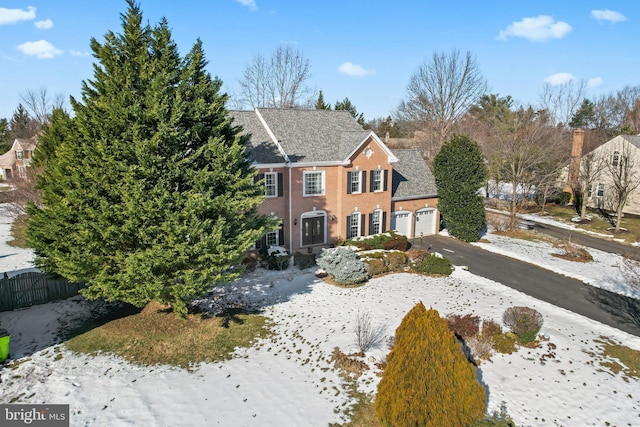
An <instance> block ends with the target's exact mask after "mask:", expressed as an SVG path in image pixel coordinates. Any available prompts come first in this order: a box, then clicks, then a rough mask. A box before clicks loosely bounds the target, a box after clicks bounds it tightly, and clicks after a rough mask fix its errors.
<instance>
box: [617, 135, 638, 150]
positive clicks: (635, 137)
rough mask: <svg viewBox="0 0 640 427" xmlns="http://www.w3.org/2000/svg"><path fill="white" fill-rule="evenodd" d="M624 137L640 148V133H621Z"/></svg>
mask: <svg viewBox="0 0 640 427" xmlns="http://www.w3.org/2000/svg"><path fill="white" fill-rule="evenodd" d="M620 136H621V137H622V139H624V140H625V141H627V142H628V143H630V144H631V145H633V146H634V147H636V148H637V149H639V150H640V135H620Z"/></svg>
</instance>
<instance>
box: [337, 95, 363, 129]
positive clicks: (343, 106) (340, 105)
mask: <svg viewBox="0 0 640 427" xmlns="http://www.w3.org/2000/svg"><path fill="white" fill-rule="evenodd" d="M335 110H346V111H348V112H349V113H351V115H352V116H353V118H354V119H356V121H357V122H358V123H360V125H363V126H364V113H358V110H356V106H355V105H353V104H352V103H351V101H350V100H349V98H345V99H343V100H342V101H336V104H335Z"/></svg>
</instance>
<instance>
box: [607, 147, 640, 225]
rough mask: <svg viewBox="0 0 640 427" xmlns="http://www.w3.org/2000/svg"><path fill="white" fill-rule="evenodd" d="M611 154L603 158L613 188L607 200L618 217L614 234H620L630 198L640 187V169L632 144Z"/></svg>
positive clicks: (609, 206) (608, 193) (608, 179)
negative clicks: (623, 214)
mask: <svg viewBox="0 0 640 427" xmlns="http://www.w3.org/2000/svg"><path fill="white" fill-rule="evenodd" d="M609 154H610V157H609V158H603V163H604V165H605V166H604V174H605V175H606V179H607V181H608V182H609V183H610V186H611V190H610V191H608V192H607V195H606V198H605V200H606V203H607V205H608V206H607V208H609V209H611V210H613V211H615V213H616V215H617V217H616V225H615V228H614V233H618V232H620V224H621V222H622V211H623V210H624V207H625V205H626V204H627V201H628V200H629V196H630V195H631V194H632V193H633V192H634V191H635V190H636V189H637V188H638V187H640V168H639V165H638V161H637V157H636V156H634V154H635V153H634V152H633V151H632V149H631V144H629V143H628V142H626V141H625V142H623V144H622V145H621V146H620V147H619V148H616V151H614V152H612V153H609Z"/></svg>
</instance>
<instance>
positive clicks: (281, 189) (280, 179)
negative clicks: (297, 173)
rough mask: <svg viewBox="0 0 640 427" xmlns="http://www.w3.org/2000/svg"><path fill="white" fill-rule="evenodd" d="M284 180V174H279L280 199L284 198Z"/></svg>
mask: <svg viewBox="0 0 640 427" xmlns="http://www.w3.org/2000/svg"><path fill="white" fill-rule="evenodd" d="M283 183H284V178H283V174H282V172H278V197H282V196H283V194H284V188H283Z"/></svg>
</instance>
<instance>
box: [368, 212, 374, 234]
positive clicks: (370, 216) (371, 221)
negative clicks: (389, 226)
mask: <svg viewBox="0 0 640 427" xmlns="http://www.w3.org/2000/svg"><path fill="white" fill-rule="evenodd" d="M371 234H373V214H369V235H371Z"/></svg>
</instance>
